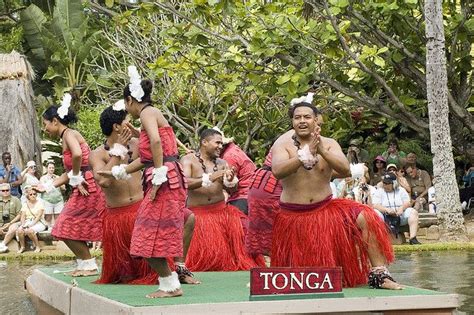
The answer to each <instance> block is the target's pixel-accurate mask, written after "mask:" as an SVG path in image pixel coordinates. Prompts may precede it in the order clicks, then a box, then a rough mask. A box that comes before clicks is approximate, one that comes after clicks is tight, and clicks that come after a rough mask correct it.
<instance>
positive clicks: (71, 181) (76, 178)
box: [67, 170, 84, 187]
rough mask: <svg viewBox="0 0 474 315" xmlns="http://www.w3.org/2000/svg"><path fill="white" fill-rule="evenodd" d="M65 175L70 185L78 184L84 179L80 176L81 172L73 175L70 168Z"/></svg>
mask: <svg viewBox="0 0 474 315" xmlns="http://www.w3.org/2000/svg"><path fill="white" fill-rule="evenodd" d="M67 177H68V178H69V185H71V186H72V187H76V186H78V185H80V184H81V183H82V182H83V181H84V177H82V172H81V171H79V174H77V175H74V174H73V173H72V170H71V171H69V173H67Z"/></svg>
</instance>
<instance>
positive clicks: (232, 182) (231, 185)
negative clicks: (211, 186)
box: [224, 175, 239, 188]
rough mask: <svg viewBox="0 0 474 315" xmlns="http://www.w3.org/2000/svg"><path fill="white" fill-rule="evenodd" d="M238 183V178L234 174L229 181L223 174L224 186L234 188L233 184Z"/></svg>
mask: <svg viewBox="0 0 474 315" xmlns="http://www.w3.org/2000/svg"><path fill="white" fill-rule="evenodd" d="M238 183H239V179H238V178H237V176H234V178H233V179H232V180H231V181H228V180H227V176H225V175H224V186H225V187H227V188H234V187H235V186H237V184H238Z"/></svg>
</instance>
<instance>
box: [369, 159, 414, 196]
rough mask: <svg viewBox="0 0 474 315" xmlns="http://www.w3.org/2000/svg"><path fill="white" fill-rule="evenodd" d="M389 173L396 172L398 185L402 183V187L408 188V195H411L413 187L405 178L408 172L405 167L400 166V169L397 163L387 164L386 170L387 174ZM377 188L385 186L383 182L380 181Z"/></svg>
mask: <svg viewBox="0 0 474 315" xmlns="http://www.w3.org/2000/svg"><path fill="white" fill-rule="evenodd" d="M388 173H390V174H394V175H395V176H396V177H397V182H398V185H400V187H403V188H404V189H405V190H406V192H407V193H408V195H409V196H410V195H411V187H410V185H409V184H408V181H407V179H406V178H405V174H406V171H405V169H404V168H403V167H400V169H398V167H397V166H396V165H395V164H389V165H387V170H386V172H385V174H388ZM385 174H384V175H385ZM377 188H380V189H381V188H383V183H382V182H379V183H378V184H377Z"/></svg>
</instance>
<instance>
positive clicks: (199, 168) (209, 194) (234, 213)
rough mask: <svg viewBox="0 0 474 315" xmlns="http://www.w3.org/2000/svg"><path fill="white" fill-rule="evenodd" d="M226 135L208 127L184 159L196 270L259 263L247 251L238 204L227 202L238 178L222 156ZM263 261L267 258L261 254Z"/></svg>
mask: <svg viewBox="0 0 474 315" xmlns="http://www.w3.org/2000/svg"><path fill="white" fill-rule="evenodd" d="M221 150H222V135H221V133H220V132H218V131H216V130H214V129H205V130H203V131H202V132H201V135H200V146H199V150H198V151H197V152H196V153H194V154H188V155H186V156H184V157H183V158H182V159H181V164H182V165H183V168H184V174H185V176H186V178H187V181H188V199H187V207H188V208H189V209H191V210H192V211H193V212H194V214H195V215H196V227H195V231H194V237H193V240H192V243H191V247H190V249H189V253H188V256H187V258H186V264H187V265H188V266H189V268H190V269H191V270H196V271H236V270H249V269H250V268H252V267H256V266H257V265H258V263H257V262H256V261H255V260H254V259H252V258H251V257H250V256H249V255H248V254H247V253H246V251H245V246H244V230H243V226H242V222H241V219H242V218H243V217H245V215H244V214H243V213H242V212H241V211H239V209H238V208H236V207H234V206H232V205H229V204H227V205H226V203H225V196H224V192H223V189H226V190H227V191H228V192H229V193H232V192H234V191H235V190H236V189H237V186H238V179H237V177H235V176H234V171H233V170H232V169H229V168H228V166H227V162H226V161H224V160H222V159H220V158H219V154H220V153H221ZM260 260H261V261H260V262H259V263H260V265H262V266H263V264H264V261H263V259H262V257H260Z"/></svg>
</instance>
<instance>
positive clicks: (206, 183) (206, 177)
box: [201, 173, 212, 187]
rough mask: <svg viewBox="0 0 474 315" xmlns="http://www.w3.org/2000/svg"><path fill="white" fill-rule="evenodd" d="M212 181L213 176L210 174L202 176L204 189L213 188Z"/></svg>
mask: <svg viewBox="0 0 474 315" xmlns="http://www.w3.org/2000/svg"><path fill="white" fill-rule="evenodd" d="M211 185H212V181H211V174H208V173H203V174H202V184H201V186H202V187H211Z"/></svg>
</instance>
